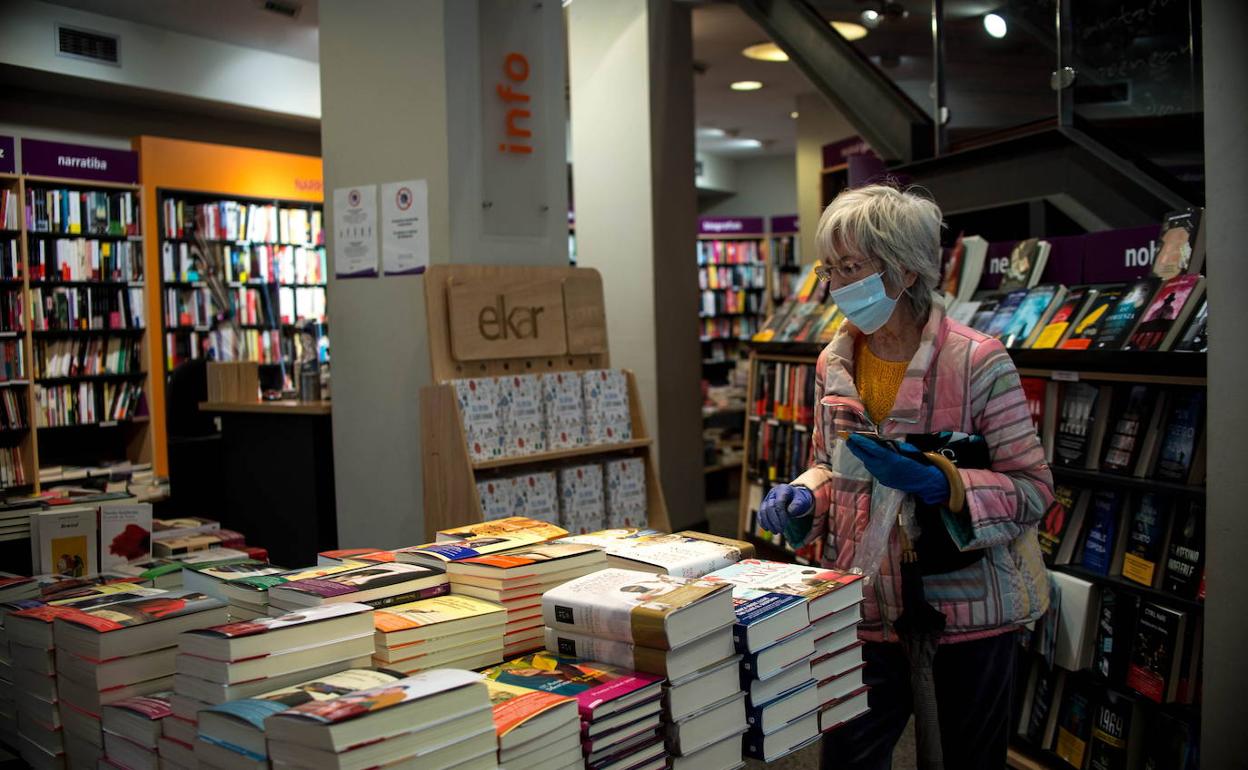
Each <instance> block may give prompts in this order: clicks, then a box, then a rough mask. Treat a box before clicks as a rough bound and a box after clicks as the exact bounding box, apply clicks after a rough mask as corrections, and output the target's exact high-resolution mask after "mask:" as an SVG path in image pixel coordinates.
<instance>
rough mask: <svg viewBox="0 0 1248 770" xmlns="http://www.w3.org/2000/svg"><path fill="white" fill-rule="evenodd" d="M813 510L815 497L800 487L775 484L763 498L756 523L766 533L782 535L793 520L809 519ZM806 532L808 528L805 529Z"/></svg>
mask: <svg viewBox="0 0 1248 770" xmlns="http://www.w3.org/2000/svg"><path fill="white" fill-rule="evenodd" d="M814 508H815V496H814V495H812V494H811V492H810V490H809V489H807V488H806V487H803V486H801V485H794V484H777V485H776V486H774V487H772V488H771V491H770V492H768V493H767V496H766V497H764V498H763V504H762V505H761V506H759V509H758V523H759V524H761V525H762V527H763V529H765V530H767V531H768V532H775V533H777V534H780V533H783V532H784V530H785V526H786V525H787V524H788V523H789V522H790V521H791V520H793V519H802V518H809V517H810V513H811V511H813V510H814ZM806 529H807V530H809V529H810V528H809V527H807V528H806Z"/></svg>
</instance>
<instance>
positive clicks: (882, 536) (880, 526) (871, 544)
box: [849, 480, 914, 582]
mask: <svg viewBox="0 0 1248 770" xmlns="http://www.w3.org/2000/svg"><path fill="white" fill-rule="evenodd" d="M899 515H900V518H901V519H902V521H903V522H910V523H911V524H910V526H913V524H912V523H913V521H914V498H913V497H911V496H910V495H908V494H906V493H905V492H902V491H901V490H900V489H893V488H892V487H886V486H884V485H883V484H881V483H880V482H879V481H878V480H873V481H872V485H871V520H870V521H869V522H868V523H867V529H866V531H865V532H863V533H862V540H861V542H859V543H858V548H857V549H856V550H855V551H854V562H853V564H852V565H851V566H850V569H849V571H850V572H853V573H855V574H858V575H862V576H863V577H865V578H866V579H867V581H868V582H871V581H873V580H874V579H875V576H876V575H878V574H879V572H880V563H881V562H882V561H884V555H885V554H886V553H888V543H889V540H890V539H891V538H892V534H893V527H894V526H896V525H897V521H898V518H899ZM907 529H909V527H907Z"/></svg>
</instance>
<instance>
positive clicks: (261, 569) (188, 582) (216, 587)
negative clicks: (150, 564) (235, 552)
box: [182, 559, 285, 620]
mask: <svg viewBox="0 0 1248 770" xmlns="http://www.w3.org/2000/svg"><path fill="white" fill-rule="evenodd" d="M284 571H285V568H284V567H278V566H277V565H274V564H269V563H267V562H262V561H256V560H255V559H248V560H246V561H241V562H236V563H234V564H213V565H208V566H202V567H201V566H188V567H185V568H183V570H182V587H183V588H186V589H189V590H192V591H199V592H200V593H204V594H207V595H208V596H211V597H212V598H214V599H219V600H221V601H223V602H227V603H228V602H229V600H230V599H229V596H228V595H227V594H226V590H225V589H226V587H227V586H229V584H230V583H232V582H234V581H235V580H242V579H244V578H256V577H263V576H265V575H276V574H279V573H281V572H284ZM229 612H230V620H251V619H253V618H257V617H260V616H262V615H264V614H265V609H260V610H259V611H258V612H257V611H256V609H255V608H252V607H248V606H242V605H238V606H236V605H233V604H231V605H230V608H229Z"/></svg>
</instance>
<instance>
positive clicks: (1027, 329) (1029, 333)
mask: <svg viewBox="0 0 1248 770" xmlns="http://www.w3.org/2000/svg"><path fill="white" fill-rule="evenodd" d="M1065 299H1066V287H1065V286H1058V285H1054V284H1046V285H1044V286H1037V287H1035V288H1034V289H1031V290H1030V291H1028V292H1027V296H1026V297H1024V298H1023V301H1022V302H1020V303H1019V305H1018V310H1016V311H1015V312H1014V317H1013V318H1011V319H1010V323H1009V325H1008V326H1006V328H1005V331H1004V332H1002V334H1001V342H1002V343H1003V344H1004V345H1005V346H1006V347H1007V348H1029V347H1031V344H1032V343H1033V342H1035V340H1036V337H1038V336H1039V335H1040V332H1041V330H1043V329H1044V326H1045V324H1047V323H1048V321H1049V317H1050V316H1052V315H1053V313H1054V311H1056V309H1057V306H1058V305H1060V304H1061V303H1062V301H1063V300H1065Z"/></svg>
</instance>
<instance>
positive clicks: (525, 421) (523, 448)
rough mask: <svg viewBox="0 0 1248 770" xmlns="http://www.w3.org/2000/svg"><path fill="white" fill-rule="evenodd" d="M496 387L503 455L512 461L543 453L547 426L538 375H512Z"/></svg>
mask: <svg viewBox="0 0 1248 770" xmlns="http://www.w3.org/2000/svg"><path fill="white" fill-rule="evenodd" d="M497 383H498V420H499V424H500V425H501V426H502V433H503V442H504V443H503V454H504V455H505V456H508V457H511V456H515V455H527V454H533V453H535V452H545V451H546V426H545V419H544V417H543V413H542V385H541V381H540V380H539V379H538V375H536V374H514V375H511V376H509V377H499V378H498V380H497Z"/></svg>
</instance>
